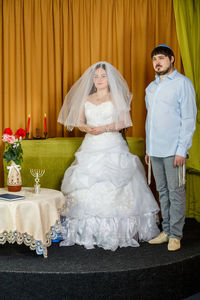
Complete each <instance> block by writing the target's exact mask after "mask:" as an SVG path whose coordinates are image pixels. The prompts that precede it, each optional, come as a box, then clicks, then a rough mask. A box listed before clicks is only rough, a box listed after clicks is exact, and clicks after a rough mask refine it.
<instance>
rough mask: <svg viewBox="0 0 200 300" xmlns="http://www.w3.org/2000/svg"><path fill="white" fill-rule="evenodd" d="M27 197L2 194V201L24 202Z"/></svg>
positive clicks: (0, 195)
mask: <svg viewBox="0 0 200 300" xmlns="http://www.w3.org/2000/svg"><path fill="white" fill-rule="evenodd" d="M24 198H25V197H24V196H23V195H15V194H8V193H6V194H0V200H6V201H16V200H22V199H24Z"/></svg>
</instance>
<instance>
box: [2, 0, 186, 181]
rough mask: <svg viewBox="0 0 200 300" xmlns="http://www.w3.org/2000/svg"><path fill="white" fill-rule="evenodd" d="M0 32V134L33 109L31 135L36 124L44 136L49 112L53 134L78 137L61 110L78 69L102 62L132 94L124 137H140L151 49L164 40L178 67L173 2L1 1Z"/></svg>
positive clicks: (23, 122)
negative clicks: (62, 121)
mask: <svg viewBox="0 0 200 300" xmlns="http://www.w3.org/2000/svg"><path fill="white" fill-rule="evenodd" d="M0 34H1V38H0V62H1V64H0V119H1V122H0V132H1V134H2V132H3V130H4V128H6V127H11V128H12V129H13V131H15V130H17V129H18V128H19V127H22V128H25V127H26V123H27V117H28V114H30V115H31V125H30V133H31V135H32V136H35V134H36V128H38V129H39V130H40V134H41V135H42V134H43V131H44V121H43V118H44V114H45V113H46V114H47V123H48V124H47V125H48V128H47V129H48V135H49V136H50V137H53V136H63V135H69V136H78V135H81V134H80V132H79V131H78V130H77V129H75V130H74V131H73V132H71V133H66V131H65V130H64V129H63V127H62V126H61V125H60V124H58V123H57V117H58V113H59V110H60V108H61V106H62V102H63V99H64V97H65V95H66V93H67V92H68V91H69V89H70V87H71V86H72V84H73V83H74V82H75V81H76V80H77V79H78V78H79V77H80V75H81V74H82V73H83V72H84V71H85V70H86V69H87V68H88V67H89V66H90V65H91V64H93V63H95V62H97V61H100V60H106V61H108V62H110V63H111V64H113V65H114V66H115V67H116V68H118V69H119V71H120V72H121V73H122V75H123V76H124V77H125V78H126V80H127V82H128V85H129V87H130V90H131V91H132V92H133V95H134V96H133V103H132V119H133V124H134V126H133V127H132V128H129V129H128V135H129V136H140V137H144V123H145V117H146V110H145V104H144V94H145V87H146V86H147V85H148V83H149V82H150V81H151V80H152V79H153V78H154V71H153V68H152V63H151V59H150V53H151V50H152V49H153V48H154V47H155V46H156V45H158V44H161V43H165V44H168V45H169V46H171V47H172V48H173V50H174V52H175V55H176V67H177V69H178V70H179V71H181V68H182V66H181V57H180V52H179V46H178V41H177V36H176V27H175V18H174V12H173V2H172V0H162V1H161V0H6V1H5V0H0ZM2 146H3V145H2V143H1V158H2V151H3V147H2ZM2 184H3V176H2V159H1V165H0V185H1V186H2Z"/></svg>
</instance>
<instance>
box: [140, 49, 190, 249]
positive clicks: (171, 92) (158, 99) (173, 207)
mask: <svg viewBox="0 0 200 300" xmlns="http://www.w3.org/2000/svg"><path fill="white" fill-rule="evenodd" d="M151 58H152V63H153V68H154V70H155V72H156V74H157V75H156V79H155V80H154V81H152V82H151V83H150V84H149V86H148V87H147V88H146V97H145V101H146V108H147V119H146V156H145V161H146V163H147V164H149V160H150V162H151V164H152V169H153V175H154V178H155V181H156V189H157V191H158V192H159V201H160V206H161V213H162V219H163V221H162V228H163V231H162V232H161V233H160V234H159V235H158V236H157V237H156V238H154V239H153V240H150V241H149V243H150V244H162V243H165V242H168V250H169V251H176V250H178V249H180V247H181V243H180V240H181V238H182V235H183V226H184V223H185V205H186V195H185V186H184V184H183V183H182V182H181V183H180V174H181V176H182V175H183V176H184V174H183V173H184V167H183V165H185V162H186V157H187V153H188V150H189V148H190V147H191V144H192V136H193V133H194V130H195V123H196V103H195V91H194V88H193V85H192V83H191V81H190V80H189V79H188V78H187V77H185V76H183V75H182V74H180V73H178V72H177V70H176V69H175V68H174V61H175V56H174V53H173V51H172V49H171V48H170V47H168V46H167V45H159V46H157V47H156V48H155V49H153V51H152V53H151Z"/></svg>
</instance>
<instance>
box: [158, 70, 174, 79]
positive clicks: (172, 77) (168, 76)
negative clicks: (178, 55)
mask: <svg viewBox="0 0 200 300" xmlns="http://www.w3.org/2000/svg"><path fill="white" fill-rule="evenodd" d="M176 75H177V70H176V69H174V71H173V72H172V73H170V74H169V75H167V76H165V77H164V78H169V79H174V78H175V77H176ZM155 77H156V82H159V81H160V77H159V75H156V76H155Z"/></svg>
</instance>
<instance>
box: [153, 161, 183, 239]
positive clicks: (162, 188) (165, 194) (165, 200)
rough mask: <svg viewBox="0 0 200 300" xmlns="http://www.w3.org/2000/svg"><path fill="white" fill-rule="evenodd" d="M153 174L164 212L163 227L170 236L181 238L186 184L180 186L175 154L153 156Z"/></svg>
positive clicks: (162, 211)
mask: <svg viewBox="0 0 200 300" xmlns="http://www.w3.org/2000/svg"><path fill="white" fill-rule="evenodd" d="M151 163H152V169H153V175H154V178H155V181H156V189H157V191H158V193H159V201H160V206H161V213H162V218H163V222H162V228H163V231H164V232H165V233H166V234H167V235H168V237H169V238H177V239H179V240H180V239H181V238H182V236H183V226H184V223H185V206H186V194H185V186H184V185H182V186H180V187H179V178H178V167H176V168H175V167H174V156H169V157H164V158H160V157H151Z"/></svg>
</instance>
